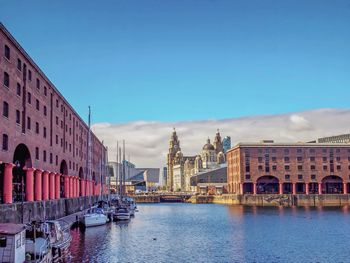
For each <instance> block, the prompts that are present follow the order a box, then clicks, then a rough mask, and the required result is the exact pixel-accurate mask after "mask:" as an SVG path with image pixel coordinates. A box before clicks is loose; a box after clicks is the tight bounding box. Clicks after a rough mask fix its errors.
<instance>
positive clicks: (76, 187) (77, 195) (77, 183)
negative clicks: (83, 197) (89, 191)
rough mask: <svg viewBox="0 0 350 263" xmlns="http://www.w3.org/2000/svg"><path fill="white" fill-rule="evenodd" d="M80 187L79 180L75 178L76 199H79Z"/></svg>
mask: <svg viewBox="0 0 350 263" xmlns="http://www.w3.org/2000/svg"><path fill="white" fill-rule="evenodd" d="M79 185H80V182H79V178H78V177H75V196H76V197H79Z"/></svg>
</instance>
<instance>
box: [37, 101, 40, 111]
mask: <svg viewBox="0 0 350 263" xmlns="http://www.w3.org/2000/svg"><path fill="white" fill-rule="evenodd" d="M36 109H37V110H40V102H39V100H38V99H37V100H36Z"/></svg>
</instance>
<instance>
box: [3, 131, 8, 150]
mask: <svg viewBox="0 0 350 263" xmlns="http://www.w3.org/2000/svg"><path fill="white" fill-rule="evenodd" d="M8 149H9V137H8V135H7V134H3V135H2V150H3V151H8Z"/></svg>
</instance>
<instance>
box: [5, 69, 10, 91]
mask: <svg viewBox="0 0 350 263" xmlns="http://www.w3.org/2000/svg"><path fill="white" fill-rule="evenodd" d="M4 86H6V87H8V88H9V87H10V76H9V74H8V73H7V72H4Z"/></svg>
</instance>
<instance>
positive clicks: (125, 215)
mask: <svg viewBox="0 0 350 263" xmlns="http://www.w3.org/2000/svg"><path fill="white" fill-rule="evenodd" d="M113 218H114V219H115V220H129V219H130V212H129V210H128V209H127V208H124V207H121V208H117V209H116V211H115V213H114V216H113Z"/></svg>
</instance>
